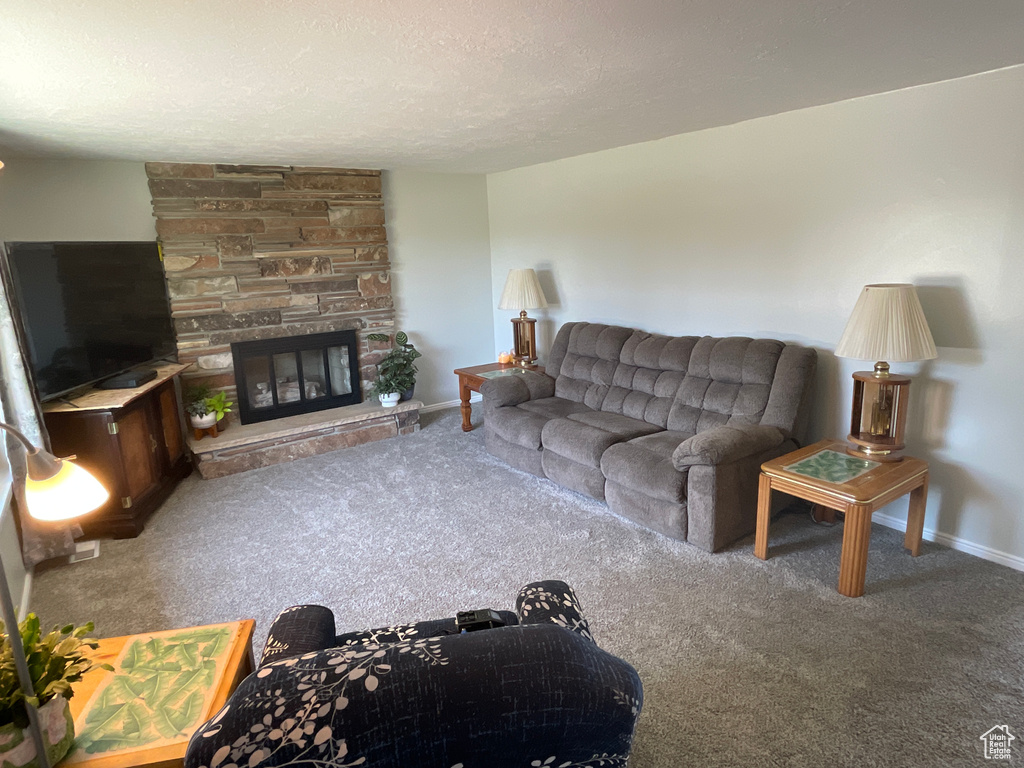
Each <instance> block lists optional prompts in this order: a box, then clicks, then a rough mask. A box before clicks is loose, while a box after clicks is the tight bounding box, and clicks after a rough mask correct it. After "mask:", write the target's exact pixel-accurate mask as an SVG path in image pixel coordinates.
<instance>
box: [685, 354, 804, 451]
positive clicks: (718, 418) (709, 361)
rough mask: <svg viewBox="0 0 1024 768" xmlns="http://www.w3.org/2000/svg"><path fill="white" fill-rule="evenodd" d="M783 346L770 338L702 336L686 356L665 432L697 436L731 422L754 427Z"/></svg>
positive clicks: (766, 400)
mask: <svg viewBox="0 0 1024 768" xmlns="http://www.w3.org/2000/svg"><path fill="white" fill-rule="evenodd" d="M784 347H785V345H784V344H783V343H782V342H781V341H774V340H772V339H748V338H743V337H731V338H725V339H714V338H711V337H709V336H705V337H704V338H702V339H701V340H700V341H698V342H697V344H696V346H695V347H694V349H693V352H692V353H691V354H690V362H689V365H688V367H687V370H686V376H685V378H684V379H683V382H682V384H681V385H680V386H679V391H678V393H677V394H676V397H675V401H674V402H673V404H672V408H671V410H670V412H669V415H668V422H667V427H668V429H670V430H675V431H679V432H690V433H697V432H703V431H704V430H705V429H711V428H712V427H719V426H724V425H726V424H730V423H732V422H739V423H744V424H757V423H758V422H759V421H760V420H761V416H762V415H763V414H764V411H765V408H766V407H767V405H768V397H769V395H770V394H771V389H772V381H773V379H774V377H775V369H776V367H777V366H778V362H779V356H780V355H781V354H782V350H783V348H784Z"/></svg>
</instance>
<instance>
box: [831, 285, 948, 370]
mask: <svg viewBox="0 0 1024 768" xmlns="http://www.w3.org/2000/svg"><path fill="white" fill-rule="evenodd" d="M836 355H837V356H838V357H851V358H853V359H855V360H876V361H888V362H894V363H909V362H913V361H914V360H931V359H932V358H934V357H938V353H937V352H936V351H935V340H934V339H933V338H932V332H931V330H929V328H928V321H927V320H926V319H925V316H924V310H923V309H922V308H921V300H920V299H918V298H917V291H916V290H915V289H914V286H913V285H910V284H909V283H884V284H878V285H865V286H864V290H862V291H861V294H860V297H859V298H858V299H857V304H856V306H854V308H853V314H851V315H850V321H849V322H848V323H847V324H846V330H844V331H843V336H842V338H841V339H839V344H838V346H836Z"/></svg>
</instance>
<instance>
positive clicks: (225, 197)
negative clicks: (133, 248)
mask: <svg viewBox="0 0 1024 768" xmlns="http://www.w3.org/2000/svg"><path fill="white" fill-rule="evenodd" d="M146 172H147V174H148V175H149V188H150V193H151V194H152V198H153V214H154V216H156V219H157V221H156V230H157V235H158V238H159V240H160V243H161V246H162V249H163V255H164V270H165V273H166V275H167V284H168V292H169V294H170V298H171V315H172V317H173V320H174V328H175V333H176V335H177V345H178V357H179V360H180V361H181V362H183V363H195V364H196V365H195V367H194V368H193V369H190V370H189V371H188V372H186V373H185V374H184V378H185V379H186V384H189V383H204V384H206V385H208V386H210V387H212V388H213V389H215V390H225V391H226V392H227V393H228V396H229V398H231V399H236V398H237V393H236V391H235V377H234V369H233V366H232V361H231V348H230V344H231V343H232V342H234V341H246V340H250V339H268V338H278V337H282V336H296V335H304V334H309V333H323V332H326V331H337V330H346V329H355V330H356V331H357V333H358V337H359V361H360V377H361V378H362V380H363V388H364V389H363V391H364V392H365V391H366V388H367V386H368V385H369V384H370V382H372V380H373V378H374V376H375V373H376V369H375V365H376V363H377V362H378V361H379V360H380V358H381V357H382V356H383V354H384V352H385V351H386V350H387V349H388V348H389V346H390V345H389V344H388V343H386V342H373V341H368V340H367V339H366V336H367V334H370V333H391V332H392V331H393V330H394V302H393V299H392V295H391V265H390V262H389V260H388V245H387V234H386V231H385V228H384V202H383V198H382V196H381V176H380V171H374V170H356V169H344V168H307V167H299V166H273V165H220V164H197V163H146Z"/></svg>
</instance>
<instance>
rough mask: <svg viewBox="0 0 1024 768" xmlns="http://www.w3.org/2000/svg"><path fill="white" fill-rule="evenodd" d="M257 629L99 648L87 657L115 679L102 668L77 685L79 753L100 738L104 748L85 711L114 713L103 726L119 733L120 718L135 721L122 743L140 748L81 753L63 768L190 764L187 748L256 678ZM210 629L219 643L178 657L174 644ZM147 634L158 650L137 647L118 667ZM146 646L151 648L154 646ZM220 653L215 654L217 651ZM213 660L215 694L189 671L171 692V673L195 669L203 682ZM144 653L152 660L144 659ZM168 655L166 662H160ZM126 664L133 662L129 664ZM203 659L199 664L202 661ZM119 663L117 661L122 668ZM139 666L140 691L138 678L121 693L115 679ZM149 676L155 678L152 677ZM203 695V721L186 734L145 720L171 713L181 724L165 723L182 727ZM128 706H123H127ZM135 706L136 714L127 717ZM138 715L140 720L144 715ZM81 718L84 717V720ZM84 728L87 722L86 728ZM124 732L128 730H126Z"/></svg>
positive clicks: (245, 625)
mask: <svg viewBox="0 0 1024 768" xmlns="http://www.w3.org/2000/svg"><path fill="white" fill-rule="evenodd" d="M255 626H256V622H255V621H253V620H252V619H246V620H244V621H235V622H229V623H226V624H214V625H211V626H209V627H190V628H188V629H182V630H173V631H171V632H154V633H150V634H145V635H128V636H126V637H111V638H107V639H104V640H100V641H99V647H98V648H97V649H96V650H95V651H93V652H92V653H91V654H90V655H91V656H92V657H93V658H95V659H97V660H99V661H104V662H106V663H108V664H111V665H112V666H114V668H115V670H114V672H108V671H106V670H103V669H93V670H91V671H90V672H88V673H86V675H85V676H84V677H83V678H82V679H81V681H79V682H78V683H77V684H76V685H75V689H74V690H75V695H74V696H73V697H72V699H71V701H70V705H71V716H72V717H73V718H74V719H75V746H76V747H81V746H82V745H83V744H87V743H89V741H90V737H95V740H96V741H97V743H102V739H101V738H100V736H101V734H100V733H99V732H98V731H90V729H89V727H88V725H87V723H88V722H89V718H88V712H87V710H96V709H98V708H99V707H105V708H106V709H107V710H109V711H111V712H113V713H114V714H113V715H112V716H111V717H110V718H109V719H107V720H106V721H105V722H104V723H103V726H106V727H107V728H108V729H113V730H115V731H116V729H117V728H119V727H120V720H118V719H117V718H121V719H122V720H124V721H125V722H129V721H131V722H133V723H134V727H132V728H130V729H128V730H130V731H131V733H130V734H129V735H128V736H123V737H118V738H119V739H121V740H122V741H123V742H135V744H134V745H133V746H131V747H124V745H123V744H122V746H121V748H119V749H116V750H111V751H109V752H104V751H102V749H100V750H97V751H95V752H92V753H90V752H87V751H86V752H83V751H82V749H73V750H72V752H71V753H70V754H69V755H68V756H67V757H66V758H65V759H64V760H62V761H61V762H60V763H58V768H182V766H183V765H184V764H185V749H186V748H187V747H188V741H189V739H190V738H191V736H192V734H193V733H194V732H195V731H196V729H197V728H199V727H200V726H201V725H203V724H204V723H205V722H206V721H207V720H209V719H210V718H211V717H213V715H214V714H216V712H217V710H219V709H220V708H221V707H222V706H224V703H225V702H226V701H227V700H228V697H229V696H230V695H231V693H232V691H234V690H235V688H236V687H238V684H239V683H240V682H241V681H242V680H243V679H244V678H245V677H246V676H247V675H248V674H249V673H250V672H252V671H253V668H254V663H253V655H252V634H253V629H254V628H255ZM204 630H210V631H213V632H216V633H221V632H222V633H223V634H222V635H221V638H220V639H219V640H217V641H215V642H211V641H210V640H206V641H202V640H198V641H197V642H196V645H197V647H198V654H197V655H194V656H193V655H192V649H190V648H186V649H183V650H182V651H178V652H176V651H175V649H174V647H173V645H174V637H175V636H180V635H182V634H185V633H192V632H197V633H201V632H202V631H204ZM150 635H152V636H154V637H155V638H156V644H154V645H153V646H151V647H146V646H142V644H135V645H134V648H132V649H129V650H128V651H127V652H126V653H125V654H124V655H125V659H123V660H121V657H122V652H125V650H126V649H127V648H128V647H129V646H130V645H132V644H133V641H136V640H145V639H146V638H150ZM149 642H153V641H152V640H150V641H149ZM215 644H216V645H217V648H214V647H213V646H214V645H215ZM140 647H143V649H144V652H142V653H138V654H134V652H135V651H136V650H138V649H139V648H140ZM214 650H216V651H217V654H216V657H215V658H216V672H215V673H213V674H209V673H208V674H209V677H208V679H210V680H212V687H204V685H203V684H202V683H201V682H200V683H196V682H195V681H194V680H192V679H190V678H191V677H192V676H193V673H191V672H189V671H188V670H184V671H183V672H179V673H178V677H180V678H181V679H182V680H181V683H182V689H181V693H180V694H179V693H174V692H172V693H171V694H170V695H167V691H168V689H169V688H171V687H172V686H173V685H174V680H175V674H174V673H173V672H172V671H170V670H174V669H178V668H183V667H184V666H186V665H187V664H189V663H190V662H191V663H192V664H193V665H195V666H196V670H197V671H196V672H195V673H194V676H195V677H199V676H201V675H202V672H201V671H200V670H201V669H202V665H203V659H204V658H206V656H204V654H207V653H208V654H210V655H211V658H212V654H213V653H214ZM147 654H149V656H150V657H151V658H149V659H148V660H147ZM161 654H163V657H161ZM128 657H133V659H132V660H129V658H128ZM197 659H198V661H197ZM119 660H120V661H119ZM133 663H134V667H135V669H136V670H138V673H137V677H140V678H146V677H147V676H148V680H145V681H143V682H142V683H141V684H137V683H136V681H135V679H134V678H128V679H129V681H130V682H129V683H128V684H127V685H124V686H120V687H119V683H118V682H117V681H115V682H113V683H112V682H111V681H112V679H113V678H114V677H115V675H118V672H119V667H120V671H121V672H122V675H121V676H122V677H124V676H125V675H124V670H125V669H126V667H130V666H131V665H132V664H133ZM150 673H151V674H150ZM129 686H132V688H133V689H134V688H135V687H138V690H139V691H140V693H139V694H138V695H137V697H136V698H134V699H132V700H131V701H128V699H126V698H125V696H126V694H125V693H124V690H122V688H123V689H125V690H126V689H127V688H128V687H129ZM197 691H198V692H199V693H200V694H201V695H202V699H203V702H204V703H203V705H202V709H201V711H200V712H199V714H198V716H194V717H193V718H192V720H193V722H191V723H190V724H189V725H187V726H184V727H182V729H181V732H180V733H178V734H176V735H173V736H167V735H165V734H167V733H169V732H168V731H167V728H168V725H167V723H162V724H161V725H160V726H159V727H152V728H151V727H150V725H149V723H148V721H147V719H146V713H147V712H153V713H157V712H159V713H166V712H170V713H171V714H172V717H174V718H182V719H181V720H179V721H178V722H177V723H174V722H171V718H168V720H167V722H169V723H170V724H171V725H174V726H178V725H182V724H183V723H185V722H187V721H188V720H189V717H188V716H187V715H186V714H185V711H186V708H187V706H186V705H187V704H189V703H191V701H192V698H191V696H192V695H193V694H194V693H195V692H197ZM122 702H123V703H122ZM130 707H133V708H134V710H133V712H131V713H128V712H125V711H122V710H127V709H128V708H130ZM139 713H141V716H140V714H139ZM83 714H84V715H85V717H84V718H83V717H82V716H83ZM83 721H84V722H83ZM122 730H123V729H122Z"/></svg>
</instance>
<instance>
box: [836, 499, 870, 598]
mask: <svg viewBox="0 0 1024 768" xmlns="http://www.w3.org/2000/svg"><path fill="white" fill-rule="evenodd" d="M845 511H846V523H845V525H844V527H843V552H842V554H841V555H840V557H839V594H841V595H846V596H847V597H860V596H862V595H863V594H864V578H865V576H866V575H867V570H868V545H869V544H870V543H871V512H872V510H871V507H868V506H863V505H860V504H849V505H847V507H846V510H845Z"/></svg>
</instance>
